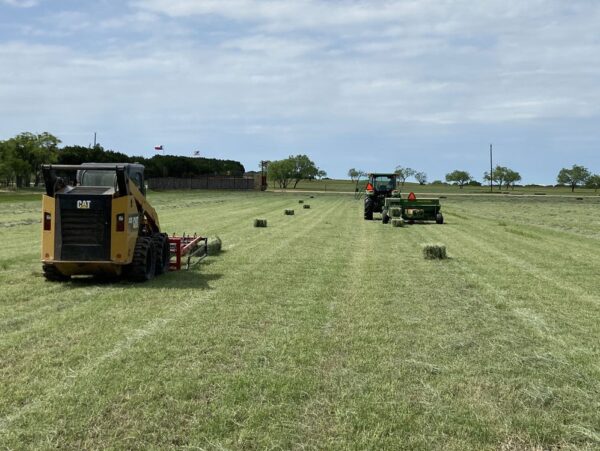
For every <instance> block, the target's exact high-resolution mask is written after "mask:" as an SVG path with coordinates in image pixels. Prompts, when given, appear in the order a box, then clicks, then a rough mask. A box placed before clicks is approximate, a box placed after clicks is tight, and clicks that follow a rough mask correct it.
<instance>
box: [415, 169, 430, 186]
mask: <svg viewBox="0 0 600 451" xmlns="http://www.w3.org/2000/svg"><path fill="white" fill-rule="evenodd" d="M415 179H417V182H419V185H425V184H426V183H427V174H425V173H424V172H415Z"/></svg>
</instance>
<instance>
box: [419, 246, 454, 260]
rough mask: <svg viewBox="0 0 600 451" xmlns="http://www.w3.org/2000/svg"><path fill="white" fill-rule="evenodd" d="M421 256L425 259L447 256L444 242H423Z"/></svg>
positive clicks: (438, 258)
mask: <svg viewBox="0 0 600 451" xmlns="http://www.w3.org/2000/svg"><path fill="white" fill-rule="evenodd" d="M423 258H425V259H426V260H444V259H446V258H448V255H447V253H446V245H445V244H424V245H423Z"/></svg>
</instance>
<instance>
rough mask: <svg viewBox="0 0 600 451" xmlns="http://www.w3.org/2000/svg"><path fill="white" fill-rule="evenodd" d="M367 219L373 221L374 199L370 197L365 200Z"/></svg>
mask: <svg viewBox="0 0 600 451" xmlns="http://www.w3.org/2000/svg"><path fill="white" fill-rule="evenodd" d="M365 219H366V220H367V221H372V220H373V199H371V198H370V197H367V198H365Z"/></svg>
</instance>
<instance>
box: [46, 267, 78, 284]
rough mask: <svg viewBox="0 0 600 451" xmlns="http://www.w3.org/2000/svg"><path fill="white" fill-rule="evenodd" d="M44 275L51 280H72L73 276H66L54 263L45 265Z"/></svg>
mask: <svg viewBox="0 0 600 451" xmlns="http://www.w3.org/2000/svg"><path fill="white" fill-rule="evenodd" d="M42 271H44V277H45V278H46V280H48V281H50V282H66V281H68V280H71V276H65V275H64V274H63V273H61V272H60V271H59V270H58V269H56V266H54V265H43V266H42Z"/></svg>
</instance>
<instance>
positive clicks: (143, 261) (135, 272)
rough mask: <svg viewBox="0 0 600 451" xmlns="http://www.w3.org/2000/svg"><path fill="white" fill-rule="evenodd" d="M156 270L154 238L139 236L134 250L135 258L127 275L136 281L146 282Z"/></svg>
mask: <svg viewBox="0 0 600 451" xmlns="http://www.w3.org/2000/svg"><path fill="white" fill-rule="evenodd" d="M155 272H156V254H155V252H154V243H153V241H152V238H150V237H147V236H140V237H138V239H137V241H136V243H135V249H134V250H133V260H132V262H131V264H130V265H129V268H128V271H127V275H128V277H129V279H131V280H132V281H134V282H145V281H147V280H150V279H152V278H153V277H154V274H155Z"/></svg>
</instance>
